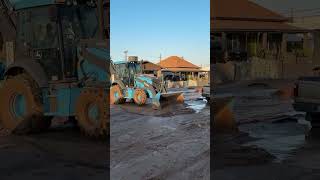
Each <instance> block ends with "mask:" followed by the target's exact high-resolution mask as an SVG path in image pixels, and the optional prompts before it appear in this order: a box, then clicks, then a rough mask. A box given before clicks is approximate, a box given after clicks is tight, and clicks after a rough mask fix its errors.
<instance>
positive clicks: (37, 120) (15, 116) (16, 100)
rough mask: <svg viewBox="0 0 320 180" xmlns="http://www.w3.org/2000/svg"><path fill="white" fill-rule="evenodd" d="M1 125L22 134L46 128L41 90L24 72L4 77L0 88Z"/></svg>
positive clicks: (46, 122)
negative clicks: (7, 77)
mask: <svg viewBox="0 0 320 180" xmlns="http://www.w3.org/2000/svg"><path fill="white" fill-rule="evenodd" d="M0 99H1V101H0V107H1V111H0V120H1V125H2V126H3V127H4V128H5V129H7V130H8V131H9V132H11V133H17V134H24V133H30V132H37V131H41V130H44V129H47V128H48V127H49V126H50V119H47V118H44V116H43V108H42V103H41V91H40V89H39V88H38V87H37V85H36V83H35V82H34V81H33V80H32V79H31V78H30V77H29V76H28V75H26V74H19V75H16V76H14V77H11V78H9V79H6V80H5V81H4V83H3V86H2V87H1V89H0Z"/></svg>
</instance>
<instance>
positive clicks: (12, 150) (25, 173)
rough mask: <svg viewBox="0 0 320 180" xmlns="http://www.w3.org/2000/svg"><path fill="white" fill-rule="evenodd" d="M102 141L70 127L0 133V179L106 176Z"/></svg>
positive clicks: (99, 179) (56, 179)
mask: <svg viewBox="0 0 320 180" xmlns="http://www.w3.org/2000/svg"><path fill="white" fill-rule="evenodd" d="M107 153H108V152H107V148H106V143H105V142H102V141H94V140H92V139H88V138H85V137H83V136H82V135H80V132H79V131H78V130H74V129H73V128H70V127H63V125H61V127H59V128H51V129H50V130H49V131H48V132H45V133H41V134H34V135H28V136H27V135H25V136H14V135H7V134H5V133H4V134H2V135H1V136H0V159H1V162H2V163H1V164H0V179H1V180H18V179H34V180H43V179H46V180H69V179H83V180H87V179H93V180H94V179H96V180H101V179H106V177H107V176H108V171H107V170H106V169H107V168H108V164H107Z"/></svg>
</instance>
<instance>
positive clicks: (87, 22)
mask: <svg viewBox="0 0 320 180" xmlns="http://www.w3.org/2000/svg"><path fill="white" fill-rule="evenodd" d="M105 9H107V7H106V8H105ZM104 16H106V14H104ZM104 18H105V17H104ZM103 21H105V20H103ZM100 22H101V21H99V13H98V8H97V4H96V3H95V1H85V0H78V1H67V0H66V1H65V2H64V3H58V4H52V5H46V6H39V7H33V8H26V9H21V10H19V11H18V22H17V27H18V28H17V29H18V31H17V41H18V42H17V43H16V44H17V48H18V49H19V50H18V51H20V52H22V53H21V54H23V55H24V56H27V57H31V58H32V59H34V60H36V61H37V62H39V63H40V64H41V66H42V67H43V69H44V71H45V73H46V74H47V76H48V79H49V80H52V81H55V80H72V79H74V80H77V63H78V60H79V59H78V53H77V48H78V47H79V44H80V41H82V40H88V39H106V38H107V36H108V34H109V32H103V33H105V36H103V37H101V36H100V35H101V31H102V30H101V29H100V27H101V26H100V24H99V23H100ZM106 28H107V27H106ZM18 54H19V53H17V55H18Z"/></svg>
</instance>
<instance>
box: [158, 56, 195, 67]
mask: <svg viewBox="0 0 320 180" xmlns="http://www.w3.org/2000/svg"><path fill="white" fill-rule="evenodd" d="M158 65H160V66H161V67H163V68H194V69H199V68H200V67H199V66H196V65H194V64H192V63H190V62H188V61H186V60H185V59H182V58H181V57H178V56H170V57H168V58H166V59H164V60H162V61H160V63H158Z"/></svg>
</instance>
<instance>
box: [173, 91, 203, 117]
mask: <svg viewBox="0 0 320 180" xmlns="http://www.w3.org/2000/svg"><path fill="white" fill-rule="evenodd" d="M175 91H181V92H183V96H184V100H185V103H186V104H187V107H188V108H190V109H193V110H194V111H195V112H196V113H199V112H200V111H201V110H202V109H203V108H205V107H206V105H207V100H206V99H205V97H203V96H202V95H201V94H200V93H198V92H195V89H171V90H170V92H175Z"/></svg>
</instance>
